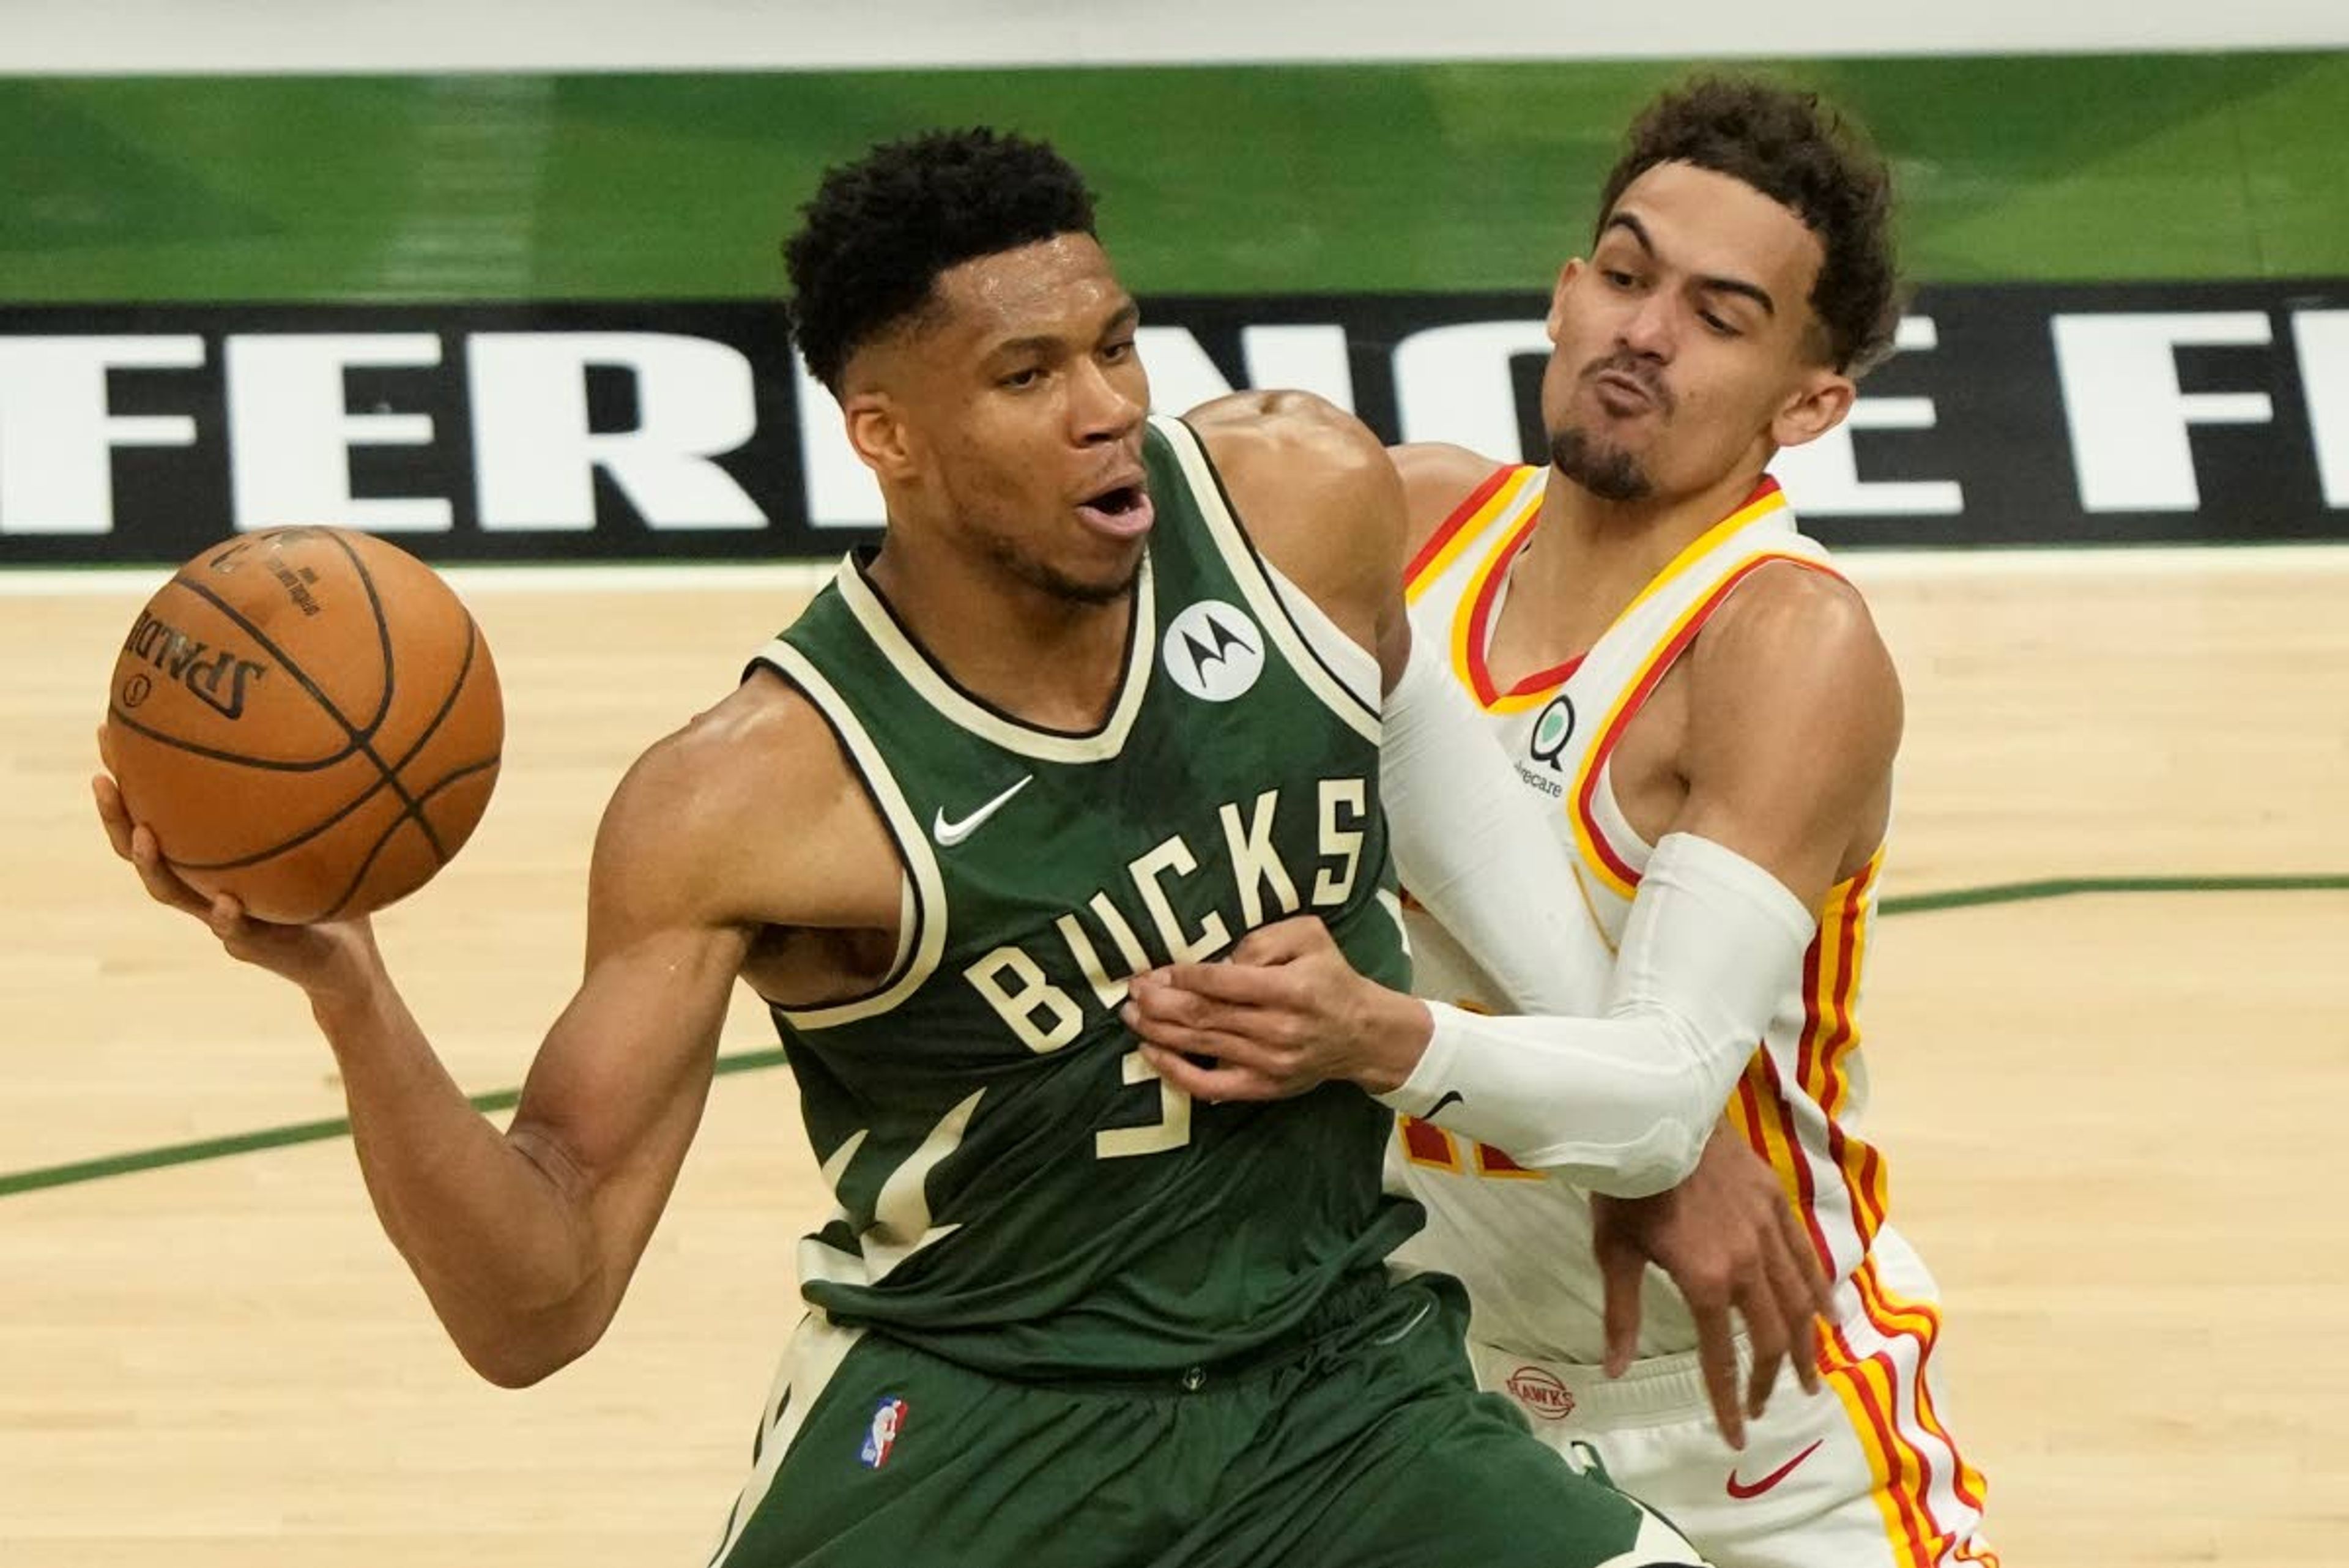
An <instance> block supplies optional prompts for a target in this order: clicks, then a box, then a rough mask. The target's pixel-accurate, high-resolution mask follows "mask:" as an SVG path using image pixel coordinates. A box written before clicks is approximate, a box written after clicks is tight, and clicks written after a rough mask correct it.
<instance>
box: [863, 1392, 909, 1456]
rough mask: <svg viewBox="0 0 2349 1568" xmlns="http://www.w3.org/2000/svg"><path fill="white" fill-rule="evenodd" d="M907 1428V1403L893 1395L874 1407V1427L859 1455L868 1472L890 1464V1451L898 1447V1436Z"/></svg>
mask: <svg viewBox="0 0 2349 1568" xmlns="http://www.w3.org/2000/svg"><path fill="white" fill-rule="evenodd" d="M904 1429H905V1401H904V1400H903V1399H900V1398H898V1397H896V1396H895V1394H892V1395H891V1396H889V1397H887V1398H886V1399H884V1400H882V1401H881V1403H880V1404H878V1405H875V1406H874V1407H873V1425H872V1427H871V1428H868V1429H867V1430H866V1432H865V1434H864V1448H863V1449H860V1450H859V1451H858V1453H857V1456H856V1457H857V1459H860V1460H862V1461H863V1463H864V1468H865V1469H868V1470H877V1469H880V1468H881V1467H882V1466H883V1465H885V1464H887V1463H888V1462H889V1450H890V1449H894V1448H895V1447H896V1446H897V1434H898V1433H899V1432H901V1431H903V1430H904Z"/></svg>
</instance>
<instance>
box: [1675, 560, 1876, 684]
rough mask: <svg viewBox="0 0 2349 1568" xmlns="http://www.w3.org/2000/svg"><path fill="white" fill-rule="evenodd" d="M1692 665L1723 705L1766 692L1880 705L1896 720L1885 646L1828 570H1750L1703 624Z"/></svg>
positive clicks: (1784, 564) (1786, 565) (1848, 585)
mask: <svg viewBox="0 0 2349 1568" xmlns="http://www.w3.org/2000/svg"><path fill="white" fill-rule="evenodd" d="M1692 666H1693V668H1694V670H1695V671H1696V672H1697V674H1698V677H1699V680H1700V681H1701V682H1702V686H1703V687H1705V688H1709V689H1710V690H1711V691H1712V692H1713V694H1714V696H1715V697H1716V698H1717V699H1718V700H1719V701H1722V702H1723V703H1726V704H1729V705H1737V704H1740V703H1743V702H1745V701H1750V700H1753V699H1754V698H1755V697H1757V696H1758V695H1759V694H1760V693H1761V692H1763V691H1765V690H1770V691H1783V692H1785V693H1788V694H1790V695H1794V696H1798V697H1801V698H1802V699H1804V700H1806V701H1820V700H1825V701H1837V702H1844V703H1853V704H1860V705H1867V706H1873V705H1879V704H1880V705H1884V706H1886V707H1887V708H1888V709H1889V712H1890V713H1891V714H1892V715H1893V717H1894V720H1895V722H1897V720H1898V714H1899V708H1900V681H1899V672H1898V671H1897V670H1895V668H1894V666H1893V662H1892V655H1891V650H1890V649H1889V648H1888V647H1887V646H1886V644H1885V640H1884V634H1883V632H1882V630H1881V629H1880V628H1878V626H1877V624H1876V618H1875V616H1874V615H1873V614H1871V613H1870V611H1869V609H1868V599H1867V597H1866V596H1864V595H1863V594H1862V593H1861V592H1860V591H1859V588H1858V587H1857V586H1856V585H1855V584H1853V583H1852V582H1851V580H1850V579H1849V578H1847V577H1845V576H1842V575H1841V574H1840V573H1838V572H1836V571H1833V570H1831V569H1826V568H1823V567H1819V566H1812V565H1809V564H1806V563H1803V562H1798V561H1792V560H1788V561H1773V562H1770V563H1767V564H1765V565H1764V566H1762V567H1761V568H1760V569H1758V570H1756V571H1754V572H1753V573H1752V574H1751V575H1750V576H1746V577H1745V578H1744V580H1743V581H1741V582H1739V583H1738V585H1737V588H1736V591H1735V592H1734V593H1733V594H1731V595H1730V596H1729V597H1727V598H1726V599H1724V600H1723V602H1722V604H1721V606H1720V607H1719V608H1717V609H1716V610H1715V611H1714V612H1713V615H1712V617H1711V618H1709V619H1708V620H1707V621H1706V622H1705V627H1704V631H1703V634H1702V636H1700V637H1699V638H1698V639H1697V641H1696V646H1695V648H1694V649H1693V650H1692Z"/></svg>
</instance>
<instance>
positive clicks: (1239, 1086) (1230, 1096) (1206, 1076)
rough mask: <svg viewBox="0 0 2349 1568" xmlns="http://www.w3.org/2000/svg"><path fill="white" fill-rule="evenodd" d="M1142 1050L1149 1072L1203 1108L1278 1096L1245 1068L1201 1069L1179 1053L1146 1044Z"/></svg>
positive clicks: (1257, 1075)
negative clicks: (1203, 1105)
mask: <svg viewBox="0 0 2349 1568" xmlns="http://www.w3.org/2000/svg"><path fill="white" fill-rule="evenodd" d="M1141 1050H1142V1059H1143V1061H1145V1062H1147V1063H1149V1064H1150V1068H1151V1071H1153V1072H1154V1073H1156V1074H1157V1075H1158V1076H1159V1077H1160V1078H1161V1079H1163V1080H1164V1081H1165V1082H1166V1084H1168V1085H1170V1086H1172V1087H1174V1088H1175V1089H1179V1090H1181V1091H1182V1092H1183V1093H1184V1094H1186V1095H1188V1096H1191V1097H1192V1098H1193V1099H1195V1100H1198V1101H1201V1102H1203V1103H1205V1104H1206V1105H1210V1106H1219V1105H1222V1104H1223V1103H1224V1102H1226V1100H1269V1099H1275V1098H1278V1091H1277V1089H1276V1088H1275V1086H1274V1085H1271V1084H1269V1083H1268V1082H1267V1081H1266V1079H1265V1078H1264V1076H1263V1075H1261V1074H1258V1073H1254V1072H1251V1071H1249V1070H1248V1069H1247V1068H1245V1067H1232V1066H1224V1065H1217V1066H1214V1067H1202V1066H1200V1065H1199V1064H1197V1063H1195V1062H1194V1061H1192V1060H1191V1059H1190V1058H1189V1057H1187V1056H1185V1055H1184V1054H1181V1053H1180V1052H1178V1051H1168V1050H1165V1049H1163V1048H1162V1047H1159V1046H1156V1045H1153V1044H1147V1043H1144V1044H1143V1046H1142V1047H1141Z"/></svg>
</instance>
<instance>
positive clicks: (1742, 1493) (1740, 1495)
mask: <svg viewBox="0 0 2349 1568" xmlns="http://www.w3.org/2000/svg"><path fill="white" fill-rule="evenodd" d="M1825 1441H1826V1438H1820V1439H1819V1441H1818V1442H1816V1443H1813V1444H1812V1445H1811V1446H1810V1447H1809V1448H1807V1449H1804V1450H1803V1451H1802V1452H1801V1453H1799V1454H1796V1455H1795V1457H1794V1458H1793V1459H1788V1460H1787V1461H1786V1462H1785V1464H1783V1465H1780V1466H1779V1467H1778V1468H1777V1469H1775V1470H1772V1471H1771V1472H1770V1473H1769V1474H1768V1475H1766V1476H1764V1477H1763V1478H1762V1479H1761V1480H1758V1481H1753V1482H1750V1483H1749V1482H1745V1481H1741V1480H1738V1479H1737V1472H1736V1471H1735V1470H1732V1471H1730V1472H1729V1495H1730V1496H1732V1497H1733V1498H1735V1499H1737V1500H1738V1501H1740V1502H1743V1501H1745V1500H1747V1499H1748V1498H1756V1497H1760V1496H1761V1495H1762V1494H1763V1493H1764V1492H1765V1491H1768V1490H1770V1489H1771V1488H1772V1487H1774V1486H1776V1485H1777V1484H1778V1483H1779V1482H1780V1481H1782V1480H1785V1479H1786V1478H1787V1477H1788V1476H1790V1475H1793V1474H1794V1473H1795V1466H1796V1465H1799V1464H1801V1463H1802V1462H1803V1461H1804V1460H1805V1459H1809V1458H1810V1457H1811V1456H1812V1455H1813V1454H1816V1453H1817V1452H1818V1451H1819V1443H1824V1442H1825Z"/></svg>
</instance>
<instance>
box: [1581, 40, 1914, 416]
mask: <svg viewBox="0 0 2349 1568" xmlns="http://www.w3.org/2000/svg"><path fill="white" fill-rule="evenodd" d="M1674 162H1678V163H1690V164H1693V165H1695V166H1696V167H1697V168H1700V169H1710V170H1712V171H1713V172H1714V173H1717V174H1726V175H1728V176H1730V177H1731V178H1732V179H1734V180H1739V181H1742V182H1744V183H1745V184H1748V185H1751V186H1752V187H1753V188H1754V190H1756V191H1759V192H1762V194H1764V195H1765V196H1767V197H1769V198H1770V199H1771V200H1772V201H1774V202H1777V203H1778V204H1779V205H1781V206H1783V207H1785V208H1786V209H1787V210H1788V211H1790V212H1792V213H1795V216H1797V217H1799V218H1801V219H1802V220H1803V223H1804V226H1805V227H1806V228H1808V229H1809V230H1810V231H1811V233H1812V234H1814V235H1815V236H1816V238H1817V239H1818V242H1819V246H1820V248H1821V250H1823V251H1824V252H1825V253H1826V256H1825V259H1824V260H1823V261H1822V262H1821V263H1820V265H1819V275H1818V280H1817V282H1816V283H1815V284H1813V285H1812V286H1811V300H1810V303H1811V309H1812V311H1813V312H1814V313H1815V314H1816V316H1817V317H1818V318H1819V320H1820V322H1821V324H1822V325H1823V326H1824V327H1826V358H1827V360H1828V362H1829V363H1831V364H1833V365H1834V366H1835V368H1836V369H1837V370H1841V371H1847V372H1849V373H1850V374H1853V375H1859V374H1862V373H1864V372H1865V371H1866V370H1868V369H1869V368H1870V367H1872V366H1874V365H1876V364H1877V363H1878V362H1879V361H1881V360H1882V359H1883V358H1884V357H1885V355H1886V354H1888V353H1889V352H1890V351H1891V348H1892V335H1893V331H1894V329H1895V328H1897V327H1899V324H1900V306H1901V301H1900V281H1899V264H1898V261H1897V260H1896V258H1895V255H1894V250H1893V240H1892V172H1891V171H1890V170H1889V168H1887V167H1886V165H1885V162H1884V160H1883V158H1882V157H1881V156H1879V155H1878V153H1877V151H1876V150H1875V149H1874V148H1873V147H1871V146H1870V145H1869V144H1868V138H1867V134H1866V133H1865V132H1864V131H1863V130H1860V128H1859V127H1858V126H1857V124H1855V123H1854V122H1853V121H1852V120H1851V119H1848V118H1847V116H1845V115H1844V114H1842V113H1841V112H1839V111H1838V110H1837V109H1835V108H1833V107H1832V106H1830V105H1828V104H1826V103H1823V102H1821V101H1820V99H1819V97H1818V95H1817V94H1816V93H1809V92H1801V91H1797V90H1795V89H1794V88H1785V87H1780V86H1777V85H1775V84H1774V83H1771V82H1765V81H1759V80H1755V79H1752V78H1723V77H1704V78H1698V79H1697V80H1694V81H1692V82H1689V83H1687V84H1685V85H1683V86H1682V87H1680V88H1674V89H1673V90H1671V91H1670V92H1667V93H1665V94H1664V95H1663V96H1662V97H1661V98H1659V99H1656V100H1655V101H1654V102H1652V103H1651V104H1649V105H1648V107H1647V108H1646V109H1642V110H1641V111H1640V116H1639V118H1638V119H1635V120H1633V121H1632V123H1631V129H1630V133H1629V135H1628V136H1627V137H1626V139H1625V145H1624V150H1623V155H1622V158H1621V159H1620V161H1618V162H1617V163H1616V165H1615V168H1614V171H1613V172H1611V173H1610V174H1609V175H1608V177H1607V186H1606V191H1605V192H1604V194H1603V195H1602V196H1601V197H1600V200H1599V227H1600V229H1601V230H1602V231H1603V230H1604V228H1605V227H1606V223H1607V220H1608V218H1609V216H1610V215H1611V214H1612V213H1614V211H1615V203H1616V202H1618V201H1619V200H1620V199H1621V197H1622V194H1623V192H1624V190H1625V188H1626V187H1628V186H1629V185H1630V183H1631V182H1632V181H1634V180H1636V179H1638V178H1639V177H1640V175H1641V174H1643V173H1645V172H1647V171H1648V170H1650V169H1651V168H1653V167H1655V166H1656V165H1657V164H1659V163H1674Z"/></svg>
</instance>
